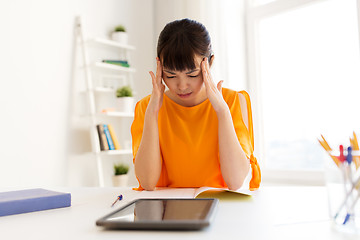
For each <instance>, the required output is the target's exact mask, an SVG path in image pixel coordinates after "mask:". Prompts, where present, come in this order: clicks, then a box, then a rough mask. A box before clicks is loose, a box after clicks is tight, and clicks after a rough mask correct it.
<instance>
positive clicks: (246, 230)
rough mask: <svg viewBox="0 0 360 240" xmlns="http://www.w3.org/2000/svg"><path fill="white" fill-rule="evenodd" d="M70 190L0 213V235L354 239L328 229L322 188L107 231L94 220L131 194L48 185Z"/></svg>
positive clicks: (278, 191) (278, 192)
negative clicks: (38, 204) (197, 222)
mask: <svg viewBox="0 0 360 240" xmlns="http://www.w3.org/2000/svg"><path fill="white" fill-rule="evenodd" d="M51 190H58V191H64V192H70V193H71V195H72V206H71V207H69V208H62V209H53V210H47V211H41V212H34V213H26V214H20V215H13V216H6V217H0V236H1V239H27V240H29V239H50V240H56V239H87V240H90V239H102V240H107V239H117V240H118V239H225V238H227V239H235V238H236V239H302V240H303V239H327V240H328V239H359V236H357V237H356V236H350V235H344V234H343V233H340V232H337V231H336V230H334V229H333V228H332V227H331V222H330V221H329V216H328V208H327V206H328V205H327V196H326V189H325V187H262V188H260V190H258V191H257V192H256V193H255V194H254V196H253V197H252V198H250V199H243V200H239V201H220V204H219V208H218V210H217V212H216V217H215V221H214V222H213V223H212V224H211V226H210V227H208V228H206V229H204V230H202V231H187V232H186V231H185V232H183V231H164V232H161V231H114V230H112V231H109V230H104V229H102V228H100V227H97V226H95V221H96V220H97V219H98V218H100V217H102V216H103V215H105V214H107V213H109V212H111V211H113V210H114V208H111V207H110V205H111V203H112V202H113V201H114V199H115V198H116V196H117V195H118V194H119V193H122V194H123V195H124V199H123V200H122V201H121V202H119V203H118V204H117V205H116V207H120V206H122V205H124V204H126V203H128V202H130V201H132V200H133V199H135V198H137V196H138V194H139V192H136V191H132V190H131V189H129V188H71V189H59V188H57V189H51Z"/></svg>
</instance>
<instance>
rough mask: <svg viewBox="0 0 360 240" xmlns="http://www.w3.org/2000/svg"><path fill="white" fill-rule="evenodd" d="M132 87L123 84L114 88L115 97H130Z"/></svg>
mask: <svg viewBox="0 0 360 240" xmlns="http://www.w3.org/2000/svg"><path fill="white" fill-rule="evenodd" d="M132 96H133V93H132V89H131V87H130V86H124V87H121V88H118V89H117V90H116V97H118V98H120V97H132Z"/></svg>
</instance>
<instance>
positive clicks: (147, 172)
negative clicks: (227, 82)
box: [131, 19, 260, 190]
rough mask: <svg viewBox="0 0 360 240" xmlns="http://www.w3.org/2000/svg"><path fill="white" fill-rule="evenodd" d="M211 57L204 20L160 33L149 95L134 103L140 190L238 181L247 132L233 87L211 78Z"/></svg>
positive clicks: (244, 169) (248, 149)
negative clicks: (224, 85)
mask: <svg viewBox="0 0 360 240" xmlns="http://www.w3.org/2000/svg"><path fill="white" fill-rule="evenodd" d="M213 61H214V55H213V54H212V50H211V40H210V36H209V33H208V31H207V30H206V28H205V27H204V26H203V25H202V24H201V23H198V22H196V21H193V20H189V19H183V20H176V21H174V22H171V23H168V24H167V25H166V26H165V28H164V29H163V30H162V32H161V33H160V36H159V40H158V46H157V58H156V63H157V69H156V74H154V73H153V72H150V75H151V78H152V85H153V90H152V94H151V95H149V96H147V97H145V98H143V99H142V100H140V101H139V102H138V103H137V104H136V107H135V118H134V122H133V124H132V127H131V134H132V139H133V154H134V164H135V174H136V177H137V179H138V181H139V184H140V187H139V189H145V190H154V189H155V187H191V188H194V187H202V186H209V187H219V188H224V187H228V188H229V189H230V190H236V189H238V188H240V187H241V186H242V184H243V182H244V179H245V177H246V176H247V174H248V172H249V167H250V164H249V159H250V156H251V155H252V146H251V143H250V137H249V133H248V130H247V129H246V127H245V125H244V123H243V121H242V118H241V111H240V103H239V98H238V93H237V92H236V91H233V90H230V89H225V88H224V89H222V83H223V81H220V82H219V83H218V84H217V85H215V83H214V81H213V79H212V77H211V74H210V68H211V66H212V64H213ZM164 83H165V84H166V86H167V87H168V90H167V91H165V85H164ZM256 164H257V163H256ZM257 167H258V166H257ZM257 169H258V168H257ZM256 181H257V182H253V184H255V185H254V186H255V188H256V186H258V185H259V183H260V179H257V180H256Z"/></svg>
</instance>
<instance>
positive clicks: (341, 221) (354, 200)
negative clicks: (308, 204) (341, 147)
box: [325, 152, 360, 234]
mask: <svg viewBox="0 0 360 240" xmlns="http://www.w3.org/2000/svg"><path fill="white" fill-rule="evenodd" d="M345 154H346V152H345ZM352 155H353V157H354V158H356V157H358V156H360V155H359V154H358V153H357V152H353V154H352ZM330 156H331V157H332V158H333V157H334V156H338V155H337V154H336V153H334V152H332V153H330ZM345 158H346V155H345ZM333 160H334V159H333ZM357 167H358V166H357V165H355V164H354V162H352V163H350V164H349V163H348V162H347V161H344V162H338V164H336V163H335V161H331V159H330V160H329V161H327V162H326V164H325V180H326V188H327V193H328V204H329V214H330V218H331V220H332V225H333V227H334V228H335V229H337V230H339V231H342V232H347V233H351V234H360V200H359V196H360V180H359V179H360V167H359V168H357Z"/></svg>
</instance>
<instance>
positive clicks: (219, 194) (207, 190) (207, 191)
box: [195, 187, 252, 200]
mask: <svg viewBox="0 0 360 240" xmlns="http://www.w3.org/2000/svg"><path fill="white" fill-rule="evenodd" d="M250 196H252V193H251V191H250V190H248V189H238V190H236V191H233V190H229V189H227V188H213V187H201V188H198V189H196V190H195V198H196V197H198V198H209V197H212V198H219V199H227V200H237V199H241V198H244V197H250Z"/></svg>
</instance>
